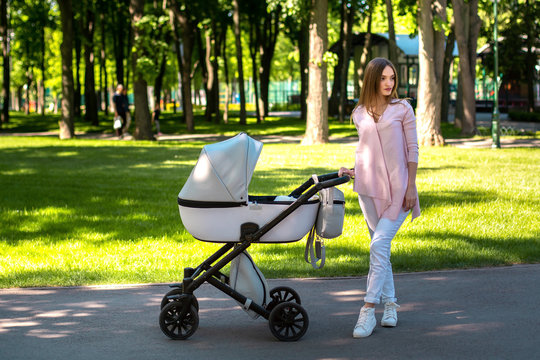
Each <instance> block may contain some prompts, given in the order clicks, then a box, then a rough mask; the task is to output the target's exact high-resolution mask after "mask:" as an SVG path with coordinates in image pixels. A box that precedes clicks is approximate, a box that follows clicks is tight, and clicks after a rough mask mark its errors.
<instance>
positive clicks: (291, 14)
mask: <svg viewBox="0 0 540 360" xmlns="http://www.w3.org/2000/svg"><path fill="white" fill-rule="evenodd" d="M310 1H311V0H285V1H283V8H282V11H281V14H282V20H281V22H282V23H283V24H284V29H285V34H286V35H287V36H288V37H289V38H290V39H291V41H292V42H293V43H294V44H296V47H297V49H298V55H299V56H298V64H299V68H300V118H301V119H302V120H306V119H307V94H308V88H309V76H308V62H309V16H310V10H309V9H310V7H311V3H310ZM268 2H269V4H270V5H271V6H272V7H273V8H275V7H276V6H278V5H279V0H268Z"/></svg>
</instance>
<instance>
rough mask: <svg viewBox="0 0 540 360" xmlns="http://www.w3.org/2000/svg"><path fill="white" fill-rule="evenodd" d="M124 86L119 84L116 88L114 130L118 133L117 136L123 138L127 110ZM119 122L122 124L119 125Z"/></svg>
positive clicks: (114, 96)
mask: <svg viewBox="0 0 540 360" xmlns="http://www.w3.org/2000/svg"><path fill="white" fill-rule="evenodd" d="M123 97H124V85H122V84H118V85H117V86H116V91H115V92H114V95H113V98H112V100H113V105H114V125H113V126H114V129H115V131H116V136H118V137H121V136H122V133H123V128H124V126H125V125H126V108H125V105H124V98H123ZM118 121H120V123H119V124H118Z"/></svg>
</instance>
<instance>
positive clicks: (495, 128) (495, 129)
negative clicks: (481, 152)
mask: <svg viewBox="0 0 540 360" xmlns="http://www.w3.org/2000/svg"><path fill="white" fill-rule="evenodd" d="M497 1H498V0H493V15H494V18H495V23H494V25H493V56H494V60H495V62H494V64H495V66H494V67H495V68H494V74H493V77H494V78H495V91H494V93H493V114H492V116H491V138H492V139H493V143H492V144H491V148H492V149H500V148H501V129H500V127H499V39H498V37H499V36H498V33H497Z"/></svg>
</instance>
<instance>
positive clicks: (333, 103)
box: [328, 0, 349, 115]
mask: <svg viewBox="0 0 540 360" xmlns="http://www.w3.org/2000/svg"><path fill="white" fill-rule="evenodd" d="M347 4H348V0H342V1H341V7H340V11H339V13H340V17H341V25H340V27H339V40H338V42H339V48H338V49H337V58H338V61H337V64H336V66H334V82H333V83H332V92H331V93H330V98H329V99H328V115H338V114H339V103H340V101H339V99H340V92H341V68H342V67H343V62H344V58H345V57H346V56H348V55H349V54H345V53H344V52H343V50H344V43H345V23H346V21H347V20H346V13H347Z"/></svg>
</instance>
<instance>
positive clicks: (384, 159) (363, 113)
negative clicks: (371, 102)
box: [352, 100, 420, 220]
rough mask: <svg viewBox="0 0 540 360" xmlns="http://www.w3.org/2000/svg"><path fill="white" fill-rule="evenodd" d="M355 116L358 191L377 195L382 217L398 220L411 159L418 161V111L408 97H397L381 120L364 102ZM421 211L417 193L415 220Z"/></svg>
mask: <svg viewBox="0 0 540 360" xmlns="http://www.w3.org/2000/svg"><path fill="white" fill-rule="evenodd" d="M352 118H353V121H354V125H355V126H356V129H357V130H358V147H357V149H356V162H355V167H354V169H355V170H354V172H355V179H354V191H355V192H357V193H358V194H360V195H367V196H369V197H371V198H373V201H374V203H375V208H376V209H377V215H378V216H379V218H381V217H383V216H384V217H386V218H389V219H391V220H395V219H397V216H398V214H399V211H400V209H401V208H402V206H403V199H404V198H405V192H406V191H407V183H408V167H407V163H408V162H415V163H418V140H417V135H416V118H415V116H414V111H413V109H412V107H411V105H410V104H409V103H408V102H407V101H406V100H393V101H392V102H391V103H390V104H389V105H388V106H387V107H386V110H385V111H384V112H383V114H382V115H381V117H380V118H379V122H377V123H376V122H375V121H374V119H373V117H372V116H371V115H369V114H368V112H367V110H366V108H365V107H364V106H359V107H358V108H356V110H355V111H354V113H353V114H352ZM419 215H420V203H419V202H418V193H417V195H416V205H415V206H414V207H413V209H412V220H414V218H416V217H418V216H419Z"/></svg>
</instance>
